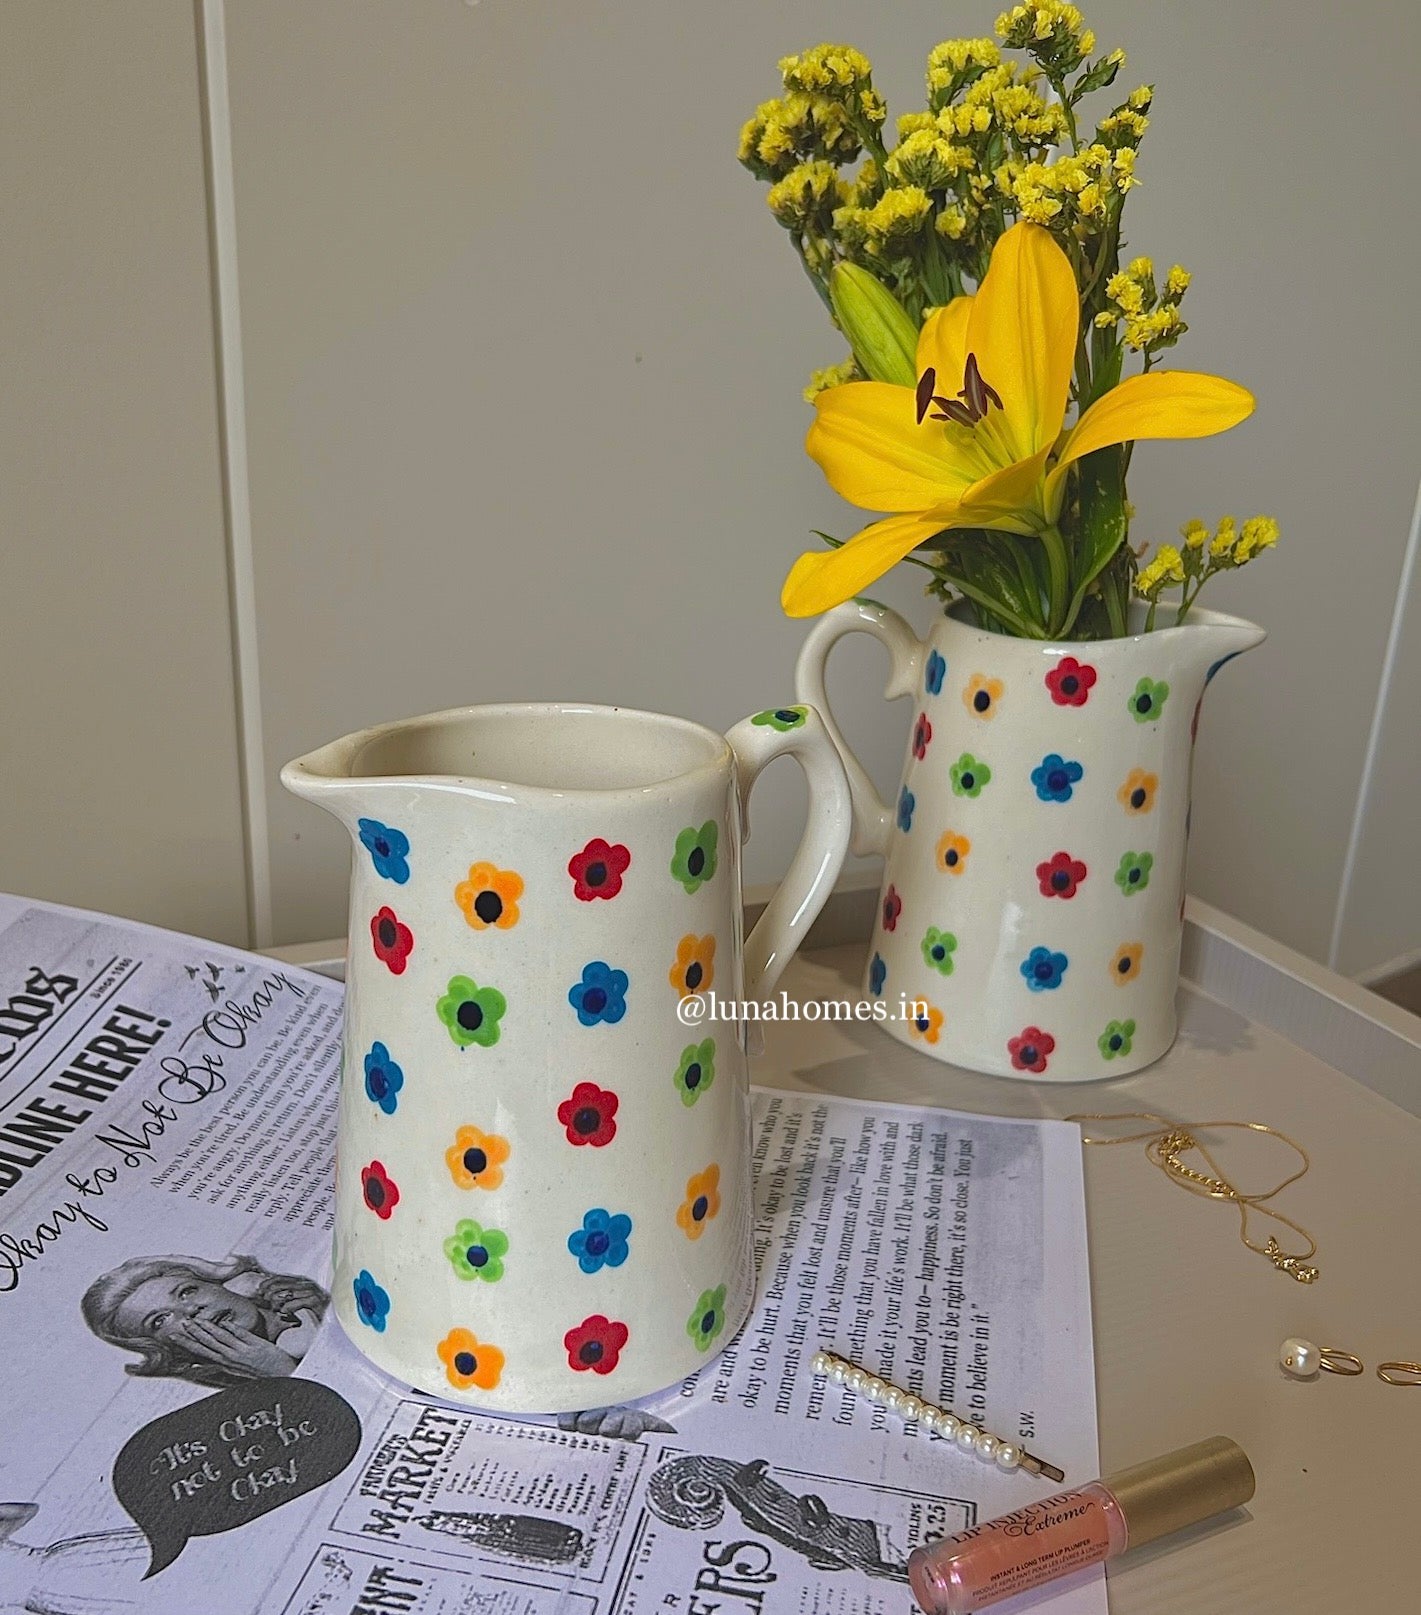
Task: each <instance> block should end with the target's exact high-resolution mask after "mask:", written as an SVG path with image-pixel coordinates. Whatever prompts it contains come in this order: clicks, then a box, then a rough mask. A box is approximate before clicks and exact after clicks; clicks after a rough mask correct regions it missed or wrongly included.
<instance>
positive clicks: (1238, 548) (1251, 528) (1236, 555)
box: [1233, 516, 1278, 566]
mask: <svg viewBox="0 0 1421 1615" xmlns="http://www.w3.org/2000/svg"><path fill="white" fill-rule="evenodd" d="M1277 542H1278V523H1277V522H1276V521H1274V519H1273V518H1272V517H1271V516H1250V517H1249V518H1248V520H1247V521H1246V522H1245V523H1244V524H1243V531H1242V532H1241V533H1240V534H1239V535H1238V543H1237V544H1235V545H1234V549H1233V560H1234V564H1235V566H1242V565H1243V564H1244V562H1245V561H1251V560H1252V559H1253V557H1254V556H1255V555H1257V554H1258V553H1259V551H1260V550H1271V549H1272V548H1273V546H1274V545H1275V544H1276V543H1277Z"/></svg>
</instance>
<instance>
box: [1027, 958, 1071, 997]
mask: <svg viewBox="0 0 1421 1615" xmlns="http://www.w3.org/2000/svg"><path fill="white" fill-rule="evenodd" d="M1070 962H1071V961H1070V960H1069V959H1068V958H1067V957H1066V956H1065V954H1064V953H1052V951H1051V950H1050V948H1033V949H1032V950H1031V952H1030V953H1029V954H1027V956H1026V957H1025V958H1024V959H1023V960H1022V961H1021V974H1022V977H1023V979H1024V980H1025V982H1026V985H1027V986H1028V987H1029V988H1030V989H1031V990H1032V992H1034V993H1044V992H1052V991H1054V990H1055V989H1056V988H1057V987H1059V986H1060V985H1061V982H1062V981H1063V980H1064V979H1065V975H1066V969H1067V966H1068V965H1069V964H1070Z"/></svg>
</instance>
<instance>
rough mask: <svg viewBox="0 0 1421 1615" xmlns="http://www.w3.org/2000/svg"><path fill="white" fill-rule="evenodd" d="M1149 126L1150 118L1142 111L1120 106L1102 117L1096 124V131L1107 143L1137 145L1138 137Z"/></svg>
mask: <svg viewBox="0 0 1421 1615" xmlns="http://www.w3.org/2000/svg"><path fill="white" fill-rule="evenodd" d="M1149 126H1150V120H1149V119H1148V118H1147V117H1146V116H1145V115H1144V113H1143V112H1136V111H1135V110H1134V109H1133V108H1132V107H1122V108H1121V109H1120V110H1119V111H1118V112H1112V113H1111V114H1110V116H1109V117H1106V118H1102V119H1101V120H1100V122H1099V124H1097V126H1096V133H1097V135H1099V137H1100V138H1101V139H1102V140H1104V141H1105V143H1106V144H1107V145H1120V144H1122V143H1124V142H1128V143H1129V144H1131V145H1138V144H1139V143H1140V137H1141V136H1142V135H1143V134H1144V132H1145V130H1146V129H1148V128H1149Z"/></svg>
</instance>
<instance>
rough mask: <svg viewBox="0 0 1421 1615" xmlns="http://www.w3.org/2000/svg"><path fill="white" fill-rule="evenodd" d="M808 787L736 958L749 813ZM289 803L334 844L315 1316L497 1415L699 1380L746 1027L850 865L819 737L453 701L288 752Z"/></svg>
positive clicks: (732, 1198) (746, 1303) (719, 1286)
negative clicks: (336, 904)
mask: <svg viewBox="0 0 1421 1615" xmlns="http://www.w3.org/2000/svg"><path fill="white" fill-rule="evenodd" d="M784 754H788V755H793V756H794V757H795V758H796V759H797V760H798V762H799V763H800V765H801V766H802V767H803V769H804V772H805V775H806V777H807V779H808V783H809V795H810V807H809V824H808V828H807V830H806V832H805V836H804V839H803V842H802V844H801V846H800V848H799V850H798V852H797V854H796V856H795V858H794V861H793V862H792V864H791V866H790V869H789V871H788V873H787V875H786V877H785V879H784V882H783V884H782V885H781V886H780V888H779V890H778V891H777V892H776V894H775V895H774V897H773V898H772V899H771V901H770V903H769V905H768V907H767V908H766V910H765V912H764V914H763V915H762V916H761V918H760V920H759V922H758V923H757V924H756V926H755V928H754V930H753V931H752V932H751V933H750V935H749V937H748V938H745V939H744V943H743V947H742V937H741V888H740V846H741V841H742V836H743V826H744V824H745V810H746V797H747V795H748V792H749V790H750V787H751V785H752V783H753V781H754V779H755V777H756V775H757V774H758V773H759V771H760V769H761V768H763V767H764V765H765V764H766V763H767V762H769V761H770V760H771V759H772V758H774V757H778V756H780V755H784ZM281 777H282V782H283V784H285V785H286V787H287V788H288V789H289V790H292V791H294V792H295V793H296V794H297V795H299V796H304V797H307V798H309V799H310V800H311V801H313V802H316V803H317V804H319V805H320V806H322V807H324V808H326V809H328V810H329V811H330V812H331V813H333V814H335V815H336V817H337V818H339V819H340V820H341V822H342V823H343V824H345V825H346V827H347V828H348V829H349V831H350V834H351V836H352V838H353V841H354V852H355V857H354V866H353V875H352V883H351V908H350V932H349V935H350V945H349V956H348V966H347V977H346V980H347V997H346V1007H345V1042H344V1051H345V1066H344V1076H343V1079H342V1084H341V1099H340V1124H339V1150H338V1161H337V1170H336V1228H335V1282H334V1301H335V1311H336V1315H337V1317H338V1318H339V1319H340V1322H341V1324H342V1325H343V1326H344V1328H345V1330H346V1332H347V1333H348V1334H349V1335H350V1337H351V1339H352V1340H353V1341H354V1342H355V1343H356V1345H357V1346H359V1347H360V1349H361V1350H362V1351H364V1352H365V1353H366V1355H367V1356H369V1357H370V1358H372V1359H373V1360H374V1361H375V1362H376V1363H377V1364H379V1365H380V1366H381V1367H382V1368H385V1369H387V1370H388V1371H389V1372H390V1373H392V1374H394V1375H395V1376H396V1377H397V1378H398V1379H400V1380H401V1381H403V1382H404V1383H405V1384H408V1385H414V1386H417V1387H419V1388H420V1389H421V1390H424V1391H428V1392H431V1393H433V1394H435V1395H438V1396H444V1397H451V1398H454V1399H456V1400H464V1401H468V1402H471V1403H476V1404H479V1405H481V1406H484V1407H488V1408H491V1409H496V1410H500V1411H505V1412H520V1413H530V1412H541V1413H554V1412H564V1411H568V1410H573V1409H578V1408H588V1407H599V1406H605V1405H606V1404H607V1403H609V1402H623V1401H628V1400H630V1399H632V1398H635V1397H639V1396H645V1395H647V1394H648V1393H650V1392H653V1391H657V1390H659V1389H661V1388H663V1387H665V1386H668V1385H671V1384H674V1383H677V1382H679V1381H680V1380H682V1379H684V1378H685V1377H686V1376H687V1375H689V1374H691V1373H694V1372H695V1371H696V1370H697V1369H698V1368H700V1367H701V1366H702V1365H703V1364H705V1363H706V1362H707V1361H708V1360H709V1359H710V1358H711V1357H712V1356H713V1355H714V1354H715V1353H717V1352H719V1351H720V1350H721V1349H722V1348H723V1347H724V1346H725V1345H726V1344H727V1343H728V1342H729V1341H730V1340H731V1339H733V1338H734V1335H735V1333H736V1331H737V1330H738V1329H739V1327H740V1325H741V1324H742V1323H743V1321H744V1319H745V1316H746V1314H747V1312H748V1310H749V1307H750V1303H751V1300H752V1298H753V1291H754V1276H755V1268H754V1260H753V1252H752V1247H751V1232H752V1228H753V1223H754V1216H753V1209H752V1204H751V1178H750V1119H749V1092H748V1077H747V1070H746V1053H745V1046H744V1040H743V1035H742V1034H743V1030H744V1028H743V1026H741V1025H740V1024H739V1023H736V1022H727V1021H724V1020H721V1019H711V1020H706V1019H705V1018H704V1016H703V1015H701V1016H698V1015H696V1014H694V1013H692V1011H694V1010H696V1009H698V1008H700V1007H701V1006H702V1005H704V1004H706V1003H707V1002H708V1001H709V999H710V995H711V994H714V998H715V1000H716V1001H718V1002H719V1003H720V1004H722V1005H725V1004H733V1003H735V1002H736V1001H738V1000H743V999H744V998H745V997H746V996H747V994H748V995H749V996H752V997H754V998H757V999H758V998H760V997H761V996H763V995H764V994H765V993H766V992H768V991H769V989H770V988H771V987H772V986H773V984H774V982H775V981H776V979H777V978H778V976H779V974H780V972H781V971H782V970H783V969H784V967H785V965H786V963H787V962H788V960H789V958H790V955H791V954H792V953H793V952H794V949H795V947H796V946H797V945H798V944H799V942H800V940H801V939H802V937H803V936H804V934H805V931H806V930H807V928H808V927H809V925H810V924H812V922H813V920H814V917H815V916H816V915H817V914H818V912H819V909H820V907H821V906H822V905H823V902H824V900H825V898H826V897H827V896H828V894H829V892H830V891H831V890H832V888H833V884H834V881H835V879H836V877H837V875H838V872H839V869H840V867H841V865H842V863H843V859H844V855H845V852H846V851H847V846H848V839H849V830H850V804H849V794H848V785H847V782H846V780H845V777H844V772H843V769H842V767H841V765H840V762H839V758H838V756H837V755H836V752H835V749H834V746H833V744H832V743H831V741H830V740H829V737H828V735H827V734H826V732H825V730H824V728H823V726H822V725H821V723H820V721H819V719H818V718H817V717H816V716H815V714H813V713H812V712H810V711H809V710H808V709H806V708H804V707H782V708H773V709H771V710H769V711H766V712H761V713H758V714H757V715H756V716H755V717H754V718H747V719H746V720H745V721H744V722H743V723H740V724H738V725H737V726H736V727H735V728H734V729H732V730H731V731H730V733H729V735H727V736H722V735H718V734H715V733H713V732H712V731H711V730H708V729H703V728H701V727H700V726H699V725H698V724H694V723H688V722H685V721H683V720H681V719H677V718H669V717H662V716H659V715H657V714H653V713H641V712H632V711H628V710H626V709H622V708H612V707H589V706H582V705H578V706H573V705H510V706H491V707H468V708H463V709H460V710H457V711H453V712H445V713H438V714H435V715H433V716H430V717H425V718H417V719H413V720H411V721H409V722H407V723H398V724H390V725H386V726H385V727H383V728H379V729H370V730H366V731H363V732H362V733H360V734H355V735H350V736H347V737H346V738H345V739H343V740H338V741H335V742H334V743H333V744H331V745H329V746H326V747H324V748H322V749H321V750H320V751H316V752H313V753H311V754H310V755H309V756H307V757H303V758H301V759H300V760H299V761H297V762H293V763H289V764H288V765H287V766H286V768H284V769H283V770H282V776H281Z"/></svg>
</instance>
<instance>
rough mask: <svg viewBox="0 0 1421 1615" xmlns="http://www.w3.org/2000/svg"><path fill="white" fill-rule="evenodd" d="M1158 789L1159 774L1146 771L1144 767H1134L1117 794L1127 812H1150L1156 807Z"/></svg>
mask: <svg viewBox="0 0 1421 1615" xmlns="http://www.w3.org/2000/svg"><path fill="white" fill-rule="evenodd" d="M1158 789H1159V775H1158V774H1149V773H1146V772H1145V770H1144V769H1143V768H1132V769H1131V770H1130V774H1129V777H1128V778H1127V779H1126V781H1125V783H1124V784H1123V785H1122V786H1121V787H1120V789H1119V790H1118V791H1116V793H1115V796H1116V800H1117V801H1118V802H1119V803H1120V806H1121V807H1123V808H1124V809H1125V811H1126V812H1127V813H1149V812H1150V811H1151V810H1152V809H1153V808H1154V805H1155V792H1156V791H1157V790H1158Z"/></svg>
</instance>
